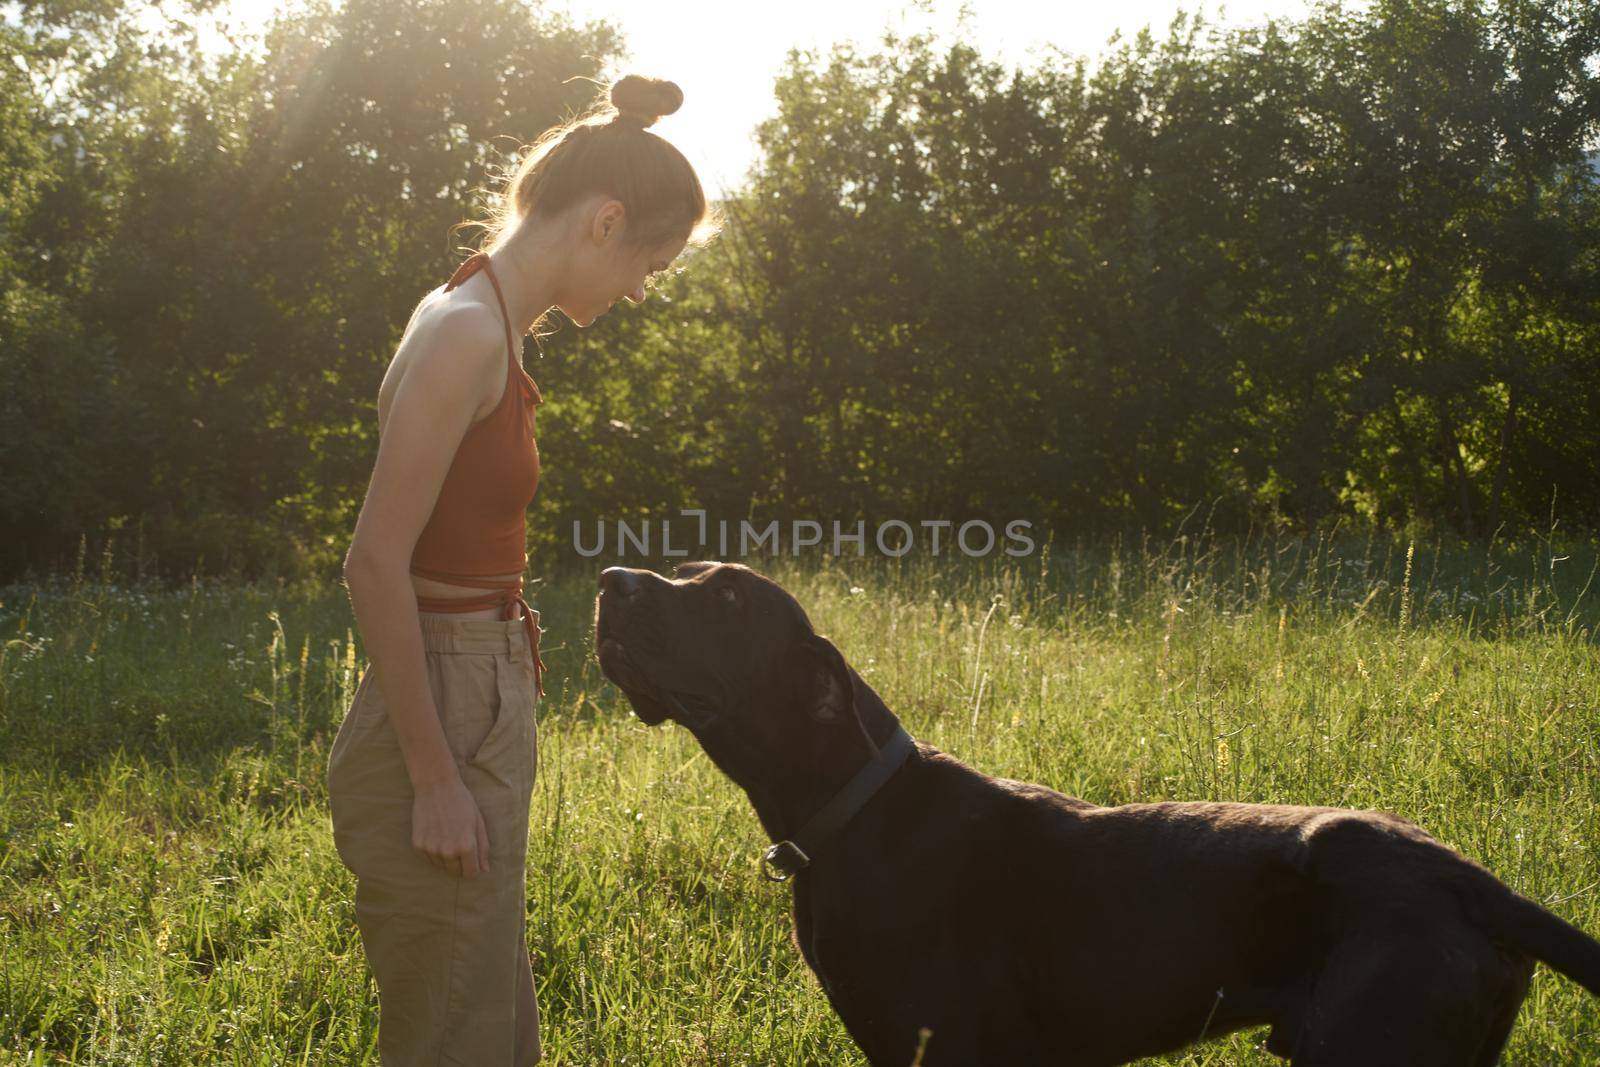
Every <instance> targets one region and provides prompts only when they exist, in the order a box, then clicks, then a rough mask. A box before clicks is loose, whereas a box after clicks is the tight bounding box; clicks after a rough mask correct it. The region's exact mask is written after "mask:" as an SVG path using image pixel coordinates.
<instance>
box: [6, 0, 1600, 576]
mask: <svg viewBox="0 0 1600 1067" xmlns="http://www.w3.org/2000/svg"><path fill="white" fill-rule="evenodd" d="M207 6H208V5H207V4H206V3H204V2H200V0H193V2H191V4H190V5H189V7H188V8H186V9H185V10H186V11H187V12H189V13H190V14H191V15H193V14H194V13H195V12H200V11H203V10H205V8H206V7H207ZM147 14H149V10H148V8H147V5H146V3H145V2H144V0H93V2H82V3H73V4H53V3H52V4H36V3H26V4H23V5H21V6H20V7H19V8H18V17H17V19H16V20H15V21H14V22H11V23H7V24H6V25H5V26H4V27H3V29H0V32H3V33H4V35H5V37H6V42H7V44H8V47H10V48H11V49H13V50H14V54H15V56H16V60H15V62H14V63H13V64H12V65H11V66H9V67H6V68H5V69H4V70H0V228H3V232H4V234H5V236H6V241H5V242H4V245H3V248H0V283H3V285H4V298H3V300H0V389H3V390H4V392H3V393H0V429H3V431H4V434H5V444H6V452H7V460H8V462H7V463H6V464H5V466H4V469H3V470H0V542H3V543H4V544H5V546H6V548H5V550H4V552H3V553H0V572H4V573H15V572H18V571H21V570H22V569H24V568H26V567H29V566H32V567H37V568H45V569H47V568H49V567H50V566H52V565H56V566H59V565H61V564H62V563H63V562H64V556H65V554H69V553H70V552H71V551H72V550H73V549H74V548H75V546H76V545H77V544H78V542H79V540H80V538H81V537H83V536H88V537H90V538H91V539H92V540H93V541H94V542H95V543H96V544H97V545H99V544H103V543H105V541H106V539H108V538H114V539H115V541H116V543H117V545H118V546H119V549H118V550H119V551H120V552H123V553H124V554H125V555H124V564H125V565H126V566H127V567H128V569H130V570H132V571H134V572H136V573H148V572H164V573H176V574H187V573H190V572H191V571H192V570H193V569H195V568H196V567H197V566H203V567H204V568H205V569H207V570H212V571H215V570H222V571H237V572H243V573H249V574H258V575H261V574H274V573H279V574H320V575H324V576H326V575H329V574H331V573H333V572H334V571H335V570H336V568H337V564H338V561H339V560H340V558H341V557H342V555H343V551H344V547H345V545H346V543H347V540H348V536H349V531H350V529H351V528H352V526H353V524H354V517H355V512H356V509H357V508H358V507H359V504H360V501H361V499H362V495H363V489H364V486H365V482H366V478H367V476H368V474H369V473H370V470H371V463H372V460H373V456H374V453H375V447H376V416H375V410H374V405H375V397H376V393H377V384H378V382H379V380H380V377H381V374H382V370H383V367H384V366H385V364H386V361H387V360H388V359H389V358H390V357H391V356H392V354H393V351H394V348H395V345H396V343H397V341H398V338H399V336H400V334H401V332H402V328H403V326H404V324H405V322H406V321H407V319H408V316H409V313H410V311H411V309H412V308H413V307H414V305H415V302H416V300H417V299H418V298H419V297H420V296H421V295H422V294H423V293H424V292H426V291H427V290H429V289H430V288H432V287H434V286H436V285H438V284H439V283H440V282H442V280H443V279H444V278H445V277H446V276H447V275H448V273H449V270H450V269H451V268H452V266H453V264H454V263H455V262H456V261H457V260H458V258H459V256H460V253H461V249H460V248H458V247H452V237H451V227H452V225H453V224H454V223H456V222H458V221H460V220H462V219H463V218H467V217H471V216H474V215H478V216H481V215H482V214H483V211H482V208H483V200H482V194H483V192H484V188H483V187H484V185H485V183H486V182H487V181H488V179H489V177H490V175H491V174H492V172H493V171H494V169H495V167H496V166H497V165H498V164H499V163H500V162H501V161H502V160H503V152H504V150H505V149H507V148H509V147H511V145H512V139H515V138H524V139H528V138H532V137H533V136H535V135H537V134H538V133H539V132H540V131H542V130H543V129H545V128H546V127H547V126H549V125H550V124H552V123H553V122H555V121H557V120H558V119H560V118H562V117H563V116H564V115H565V114H566V113H567V112H568V111H570V110H571V109H574V108H578V107H581V106H583V105H585V104H586V103H587V102H588V101H589V100H590V99H591V98H592V93H593V91H594V87H593V85H592V84H591V83H589V82H587V81H583V80H581V79H580V80H574V79H575V78H577V77H578V76H580V75H582V76H598V75H599V74H601V73H602V71H607V70H608V69H609V67H610V66H611V65H612V64H613V63H614V62H615V60H616V59H617V57H618V56H619V54H620V52H621V49H622V47H623V45H622V41H621V39H620V38H619V37H618V36H617V33H616V31H615V30H613V29H612V28H611V27H609V26H606V25H604V24H596V25H590V26H575V25H572V24H570V23H568V22H566V21H564V20H563V19H562V18H560V17H559V16H555V15H552V14H550V13H548V12H546V11H545V10H544V9H542V8H535V7H530V6H528V5H527V4H526V3H525V2H524V0H459V2H458V0H451V2H448V3H446V2H444V0H354V2H350V3H344V4H341V5H338V6H334V5H332V4H329V3H324V2H320V0H319V2H310V3H306V4H304V5H302V6H299V7H296V8H292V9H290V10H289V11H288V12H286V13H285V14H284V15H282V16H281V17H280V18H279V20H278V21H277V22H276V23H275V24H274V25H273V26H272V27H271V29H270V30H269V31H268V33H267V34H266V37H265V39H264V41H263V42H262V50H261V52H260V53H259V54H256V53H253V52H250V51H240V52H239V53H237V54H230V55H224V56H219V57H215V58H210V59H208V58H207V57H206V56H205V55H204V54H203V53H201V52H200V51H199V50H198V48H197V47H195V31H194V29H193V26H192V25H191V24H190V23H188V22H185V21H178V22H174V23H170V24H167V25H165V26H164V27H163V28H161V29H158V30H152V29H149V28H148V26H149V25H150V24H151V23H150V20H148V19H144V18H143V17H142V16H145V15H147ZM1597 62H1600V14H1597V13H1596V9H1595V8H1594V6H1593V5H1592V4H1585V3H1581V2H1578V0H1558V2H1552V3H1543V4H1526V3H1514V2H1509V0H1507V2H1499V3H1492V2H1487V0H1427V2H1422V3H1413V2H1406V3H1401V2H1398V0H1397V2H1387V0H1385V2H1379V3H1375V4H1373V5H1370V6H1369V7H1367V8H1366V9H1364V10H1361V11H1359V12H1353V11H1347V10H1345V9H1344V8H1343V7H1342V6H1340V5H1338V4H1333V3H1320V4H1318V5H1317V6H1314V7H1312V8H1310V9H1308V11H1307V13H1306V16H1305V17H1304V18H1303V19H1299V20H1291V21H1281V22H1268V23H1266V24H1264V25H1261V26H1253V27H1246V28H1239V29H1229V30H1226V31H1219V30H1217V29H1216V28H1214V27H1209V26H1207V25H1206V24H1204V23H1203V22H1202V21H1200V20H1199V19H1197V18H1193V17H1190V16H1187V15H1183V16H1180V17H1179V18H1178V19H1176V20H1175V21H1174V22H1173V24H1172V26H1171V27H1170V29H1169V32H1168V34H1167V36H1166V38H1165V39H1164V40H1159V41H1158V40H1157V39H1156V38H1155V37H1154V36H1152V35H1151V34H1150V33H1149V32H1148V31H1147V30H1145V31H1140V32H1139V33H1138V34H1137V35H1136V36H1135V37H1134V38H1132V39H1131V40H1127V41H1120V42H1115V45H1114V47H1112V48H1111V49H1110V50H1108V52H1107V53H1106V54H1105V55H1104V56H1102V57H1099V61H1098V62H1097V63H1096V64H1095V65H1094V66H1093V69H1092V70H1091V68H1090V65H1089V64H1088V63H1087V62H1086V61H1083V60H1074V59H1071V58H1070V57H1065V56H1061V55H1055V56H1051V57H1046V58H1044V59H1042V60H1040V61H1039V62H1037V63H1036V64H1034V65H1033V66H1031V67H1030V68H1028V69H1015V70H1008V69H1006V68H1004V67H1003V66H1001V65H999V64H996V63H993V62H990V61H988V60H986V59H984V57H983V56H981V55H980V54H978V53H977V52H975V51H974V50H973V49H972V48H970V47H968V46H966V45H960V44H958V45H955V46H952V47H949V48H942V47H939V46H936V44H935V43H934V42H933V41H932V40H930V39H929V38H926V37H921V36H912V37H906V38H886V39H885V40H884V41H883V42H882V44H881V47H879V48H877V49H874V50H871V51H865V52H864V51H857V50H855V49H852V48H844V47H841V48H836V49H834V50H832V51H830V52H827V53H824V54H809V53H799V52H797V53H795V54H793V55H792V56H791V57H790V60H789V63H788V65H787V67H786V69H785V70H784V72H783V73H782V75H781V76H780V77H779V79H778V81H777V84H776V86H775V91H776V96H777V101H778V110H777V114H776V115H775V116H774V117H773V118H772V119H771V120H770V121H769V122H767V123H766V124H764V125H763V127H762V128H761V129H760V130H759V131H758V138H759V142H760V146H761V158H760V161H759V162H758V164H757V166H756V167H755V168H754V170H753V171H752V173H751V175H750V177H749V180H748V182H747V184H746V186H745V187H744V188H743V189H741V190H739V191H738V192H737V193H736V194H735V195H734V197H733V198H732V199H731V200H730V201H729V202H728V203H726V204H724V205H723V208H724V210H725V212H726V214H727V215H728V217H729V219H730V225H729V227H728V229H727V232H726V233H725V234H724V236H723V237H722V238H721V239H720V240H718V241H717V242H714V243H713V245H712V247H710V248H709V249H706V250H704V251H703V252H700V253H698V254H696V255H694V256H693V257H691V261H690V262H689V263H688V264H687V266H686V269H685V271H684V272H682V273H681V274H680V275H678V276H677V277H675V278H672V279H669V280H668V281H667V282H666V283H664V284H663V285H662V286H661V287H660V289H659V290H658V291H657V293H656V294H655V295H654V296H653V298H652V299H651V300H650V301H648V302H647V304H646V305H645V306H644V307H643V308H640V309H622V310H619V311H618V312H617V313H616V314H613V315H610V316H607V317H606V318H605V319H603V320H602V321H601V322H600V323H599V324H597V325H596V326H594V327H593V328H591V329H588V330H585V331H577V330H573V329H568V330H564V331H561V332H560V333H558V334H557V335H556V336H554V337H553V338H551V339H550V340H549V341H548V342H547V343H546V344H545V346H544V348H543V349H542V350H541V351H540V352H539V353H537V354H535V353H533V352H531V351H530V353H529V360H528V365H529V369H530V371H531V372H532V373H533V374H534V376H535V377H536V378H537V379H538V380H539V383H540V385H541V387H542V388H543V390H544V392H545V395H546V397H547V399H548V401H549V402H548V403H547V404H546V405H544V407H542V408H541V410H540V414H539V417H540V440H541V453H542V455H543V457H544V462H545V478H544V481H543V483H542V485H541V490H540V497H539V500H538V501H537V502H536V504H535V505H534V510H533V515H534V517H535V518H534V521H533V522H532V523H530V550H531V551H532V553H533V555H534V558H535V560H536V563H537V564H538V566H539V567H540V568H541V569H543V570H550V569H553V568H559V567H561V566H564V565H568V564H571V563H572V562H573V554H572V552H571V531H572V528H573V523H574V522H582V523H586V524H591V525H590V528H591V529H592V524H593V523H594V522H595V521H596V520H602V519H603V520H606V521H610V520H615V519H618V518H634V519H637V518H643V517H646V516H658V517H660V516H664V515H667V514H670V513H671V512H672V511H673V510H675V509H676V508H680V507H703V508H706V509H707V510H708V511H710V512H711V513H712V514H713V515H716V516H725V517H727V518H729V519H733V520H737V519H739V518H743V517H746V516H750V517H758V518H763V519H764V518H768V517H798V516H806V517H815V518H820V519H822V520H824V521H826V520H828V519H831V518H839V519H840V520H842V521H846V522H849V521H851V520H853V519H855V518H857V517H864V518H867V519H869V520H874V521H882V520H884V519H888V518H894V517H904V518H911V519H917V518H924V517H926V518H950V519H955V520H957V521H960V520H963V519H967V518H986V519H988V520H990V521H991V522H996V523H998V522H1002V521H1005V520H1009V519H1013V518H1026V519H1029V520H1031V521H1032V522H1033V523H1034V524H1035V527H1036V528H1037V529H1049V530H1054V531H1057V532H1058V533H1061V534H1062V535H1066V534H1068V533H1069V532H1070V533H1074V534H1076V533H1087V532H1091V531H1113V530H1129V529H1135V528H1141V527H1142V528H1148V529H1154V530H1170V529H1173V528H1175V527H1176V525H1177V524H1178V523H1179V522H1181V521H1182V519H1183V517H1184V516H1185V515H1187V514H1189V513H1190V512H1191V511H1192V510H1193V509H1194V508H1195V507H1196V506H1201V505H1203V506H1205V507H1208V508H1209V507H1212V506H1213V505H1214V506H1215V509H1216V510H1215V518H1216V521H1217V523H1218V524H1219V525H1221V526H1225V527H1228V528H1237V529H1240V530H1246V529H1249V528H1251V527H1252V526H1260V525H1263V524H1267V525H1285V526H1290V527H1293V528H1296V529H1310V528H1314V527H1315V526H1316V525H1317V524H1319V523H1322V522H1324V521H1330V522H1331V521H1336V520H1338V519H1357V520H1359V521H1362V522H1367V523H1370V524H1372V525H1374V526H1378V527H1396V528H1411V529H1420V530H1424V531H1426V530H1429V529H1435V528H1438V529H1448V530H1450V531H1452V532H1455V533H1460V534H1463V535H1466V536H1469V537H1475V538H1477V539H1479V540H1480V541H1481V540H1486V539H1490V538H1492V537H1494V536H1507V535H1511V534H1516V533H1519V532H1520V533H1526V532H1527V531H1529V530H1531V529H1534V528H1544V527H1545V526H1546V525H1548V522H1549V519H1550V516H1551V514H1552V511H1554V513H1555V514H1557V515H1559V516H1560V517H1561V518H1562V520H1564V521H1567V522H1571V523H1575V524H1577V525H1578V526H1580V527H1586V528H1591V529H1592V528H1595V527H1596V526H1600V511H1597V510H1596V509H1597V508H1600V503H1597V501H1600V497H1597V496H1596V494H1595V493H1594V491H1593V490H1594V486H1595V485H1597V484H1600V459H1597V457H1600V436H1597V435H1600V429H1597V427H1600V419H1597V418H1596V411H1595V402H1596V397H1600V359H1597V358H1596V356H1595V353H1596V352H1597V351H1600V316H1597V315H1596V308H1597V307H1600V253H1597V249H1600V197H1597V195H1596V180H1595V179H1596V173H1595V169H1594V166H1593V163H1594V161H1595V160H1597V159H1600V155H1594V154H1591V155H1588V156H1586V155H1585V153H1586V152H1591V153H1592V151H1593V148H1594V147H1595V145H1596V144H1597V143H1600V136H1597V134H1600V77H1597V74H1596V71H1597ZM658 73H663V74H667V75H670V73H671V72H670V71H667V72H658ZM690 106H693V102H692V101H691V102H690ZM540 357H542V358H540ZM201 561H204V562H203V564H202V562H201Z"/></svg>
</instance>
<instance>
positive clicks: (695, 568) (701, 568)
mask: <svg viewBox="0 0 1600 1067" xmlns="http://www.w3.org/2000/svg"><path fill="white" fill-rule="evenodd" d="M716 565H717V561H716V560H714V559H700V560H695V561H693V562H691V563H680V564H678V565H677V566H676V567H674V568H673V569H672V577H673V578H674V579H677V578H693V577H694V576H695V575H697V574H702V573H704V572H706V571H708V570H710V569H711V568H712V567H715V566H716Z"/></svg>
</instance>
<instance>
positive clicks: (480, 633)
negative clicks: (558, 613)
mask: <svg viewBox="0 0 1600 1067" xmlns="http://www.w3.org/2000/svg"><path fill="white" fill-rule="evenodd" d="M423 611H424V612H426V611H427V609H423ZM529 614H530V615H531V616H532V620H531V621H532V622H533V625H534V627H535V629H537V628H538V625H539V613H538V612H537V611H534V612H530V613H529ZM417 621H418V622H419V623H421V624H422V647H423V648H424V649H425V650H427V651H429V652H441V653H444V654H446V655H479V656H483V655H489V656H498V655H502V654H504V655H511V656H515V655H518V654H519V653H521V652H523V651H525V650H527V649H528V627H527V625H526V623H525V622H524V621H523V620H522V619H457V618H451V617H450V616H448V615H433V614H419V615H418V616H417Z"/></svg>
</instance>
